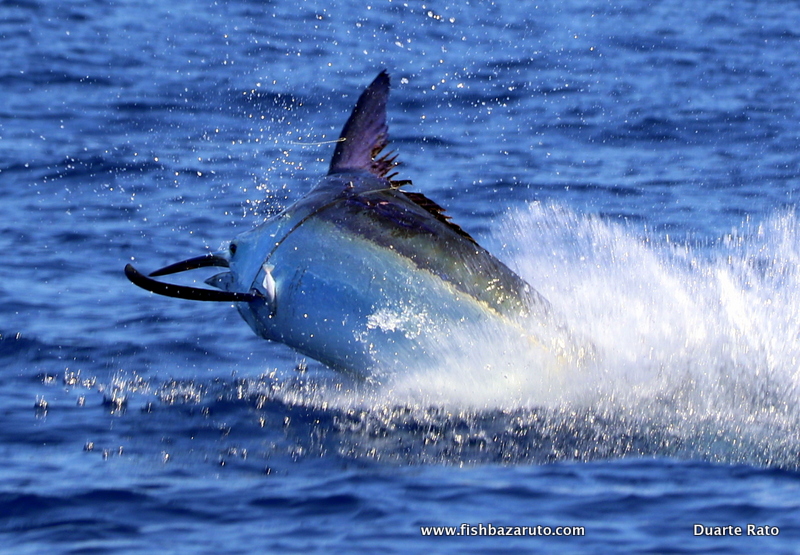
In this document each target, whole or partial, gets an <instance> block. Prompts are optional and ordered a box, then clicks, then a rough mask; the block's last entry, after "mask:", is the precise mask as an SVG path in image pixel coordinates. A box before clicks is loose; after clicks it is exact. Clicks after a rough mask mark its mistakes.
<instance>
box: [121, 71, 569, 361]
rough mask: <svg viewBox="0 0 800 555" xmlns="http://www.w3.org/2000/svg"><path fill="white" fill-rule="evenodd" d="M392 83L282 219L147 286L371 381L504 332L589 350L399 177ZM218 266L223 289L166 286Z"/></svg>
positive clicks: (372, 91)
mask: <svg viewBox="0 0 800 555" xmlns="http://www.w3.org/2000/svg"><path fill="white" fill-rule="evenodd" d="M388 97H389V75H388V74H387V73H386V72H382V73H380V74H379V75H378V77H377V78H376V79H375V80H374V81H373V82H372V84H370V85H369V86H368V87H367V88H366V90H364V92H363V93H362V94H361V96H360V98H359V99H358V102H357V103H356V106H355V108H354V110H353V112H352V114H351V116H350V118H349V119H348V120H347V123H346V124H345V126H344V129H343V130H342V134H341V137H340V139H339V141H338V142H337V144H336V149H335V151H334V153H333V157H332V159H331V164H330V169H329V171H328V174H327V175H326V176H325V177H323V178H322V179H320V181H319V182H318V183H317V184H316V186H315V187H314V188H313V189H312V190H311V191H310V192H309V193H308V194H307V195H306V196H304V197H303V198H301V199H300V200H298V201H297V202H295V203H294V204H292V205H291V206H289V207H288V208H286V209H285V210H283V211H282V212H281V213H280V214H278V215H277V216H275V217H273V218H271V219H270V220H268V221H266V222H264V223H263V224H261V225H259V226H257V227H255V228H254V229H252V230H251V231H248V232H246V233H243V234H241V235H239V236H238V237H236V238H235V239H234V240H233V241H231V243H230V244H229V247H228V249H227V250H225V251H224V252H218V253H215V254H209V255H206V256H201V257H198V258H192V259H189V260H186V261H183V262H179V263H177V264H173V265H170V266H167V267H165V268H162V269H160V270H157V271H155V272H153V273H151V274H150V277H147V276H145V275H143V274H141V273H140V272H138V271H137V270H136V269H135V268H134V267H133V266H131V265H128V266H126V268H125V273H126V275H127V277H128V278H129V279H130V280H131V281H132V282H133V283H135V284H136V285H138V286H139V287H142V288H144V289H147V290H149V291H152V292H154V293H158V294H161V295H166V296H172V297H178V298H184V299H191V300H204V301H221V302H229V303H230V302H232V303H235V304H236V307H237V308H238V310H239V313H240V314H241V315H242V317H243V318H244V320H245V321H246V322H247V323H248V324H249V325H250V327H251V328H252V329H253V331H254V332H255V333H256V334H257V335H259V336H260V337H263V338H265V339H269V340H272V341H278V342H281V343H284V344H286V345H288V346H289V347H292V348H293V349H295V350H297V351H299V352H300V353H303V354H304V355H306V356H309V357H311V358H313V359H316V360H318V361H321V362H323V363H324V364H326V365H329V366H330V367H333V368H336V369H340V370H346V371H351V372H355V373H359V374H364V373H369V372H376V371H380V370H381V369H384V368H389V367H391V368H397V367H401V366H403V365H407V364H410V363H411V362H412V361H413V363H414V364H419V363H420V361H422V362H424V361H427V360H430V361H435V360H436V359H437V356H438V355H439V354H440V352H441V350H442V345H443V344H444V343H447V342H448V341H450V340H451V339H452V338H455V337H458V336H459V335H463V334H474V333H475V330H481V329H483V330H498V329H502V330H505V332H506V333H507V334H508V335H510V336H511V337H514V338H516V339H515V340H518V341H521V342H524V343H526V344H530V345H531V346H533V347H536V348H539V349H542V350H543V351H544V352H549V353H550V354H551V355H552V357H551V358H552V359H553V360H555V361H562V362H563V361H564V360H569V361H575V360H577V359H580V358H582V357H583V356H584V355H585V350H584V349H583V348H582V347H577V346H574V345H572V344H571V343H572V339H571V337H570V335H569V333H567V332H566V331H564V327H563V326H562V325H560V324H559V323H557V322H556V321H555V319H554V317H553V316H552V310H551V308H550V306H549V304H548V302H547V301H546V300H545V299H544V298H543V297H542V296H541V295H539V294H538V293H537V292H536V291H535V290H534V289H533V288H532V287H531V286H530V285H528V284H527V283H526V282H525V281H524V280H523V279H522V278H520V277H519V276H518V275H517V274H516V273H514V272H513V271H512V270H511V269H509V268H508V267H507V266H506V265H505V264H503V263H502V262H500V261H499V260H498V259H497V258H495V257H494V256H492V255H491V254H490V253H489V252H488V251H486V250H485V249H484V248H482V247H481V246H480V245H478V244H477V242H476V241H475V240H474V239H473V238H472V237H470V236H469V234H467V233H466V232H465V231H464V230H463V229H461V228H460V227H459V226H457V225H455V224H454V223H453V222H452V221H450V219H449V217H447V216H446V215H445V214H444V210H443V209H442V208H441V207H440V206H439V205H438V204H436V203H435V202H433V201H432V200H430V199H428V198H427V197H425V196H424V195H422V194H421V193H416V192H410V191H408V190H406V187H407V186H409V185H410V182H409V181H400V180H398V179H396V177H397V174H396V173H394V168H395V167H396V165H397V164H396V157H395V156H393V155H392V154H391V153H389V154H383V151H384V149H385V147H386V146H387V144H388V127H387V124H386V104H387V100H388ZM205 266H221V267H226V268H228V271H226V272H224V273H221V274H218V275H216V276H214V277H212V278H210V279H208V280H207V281H206V283H208V284H209V285H211V286H213V287H215V288H216V289H204V288H195V287H187V286H180V285H172V284H168V283H164V282H161V281H158V280H155V279H152V278H153V277H158V276H163V275H167V274H172V273H176V272H182V271H186V270H191V269H195V268H200V267H205Z"/></svg>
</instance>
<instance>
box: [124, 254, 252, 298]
mask: <svg viewBox="0 0 800 555" xmlns="http://www.w3.org/2000/svg"><path fill="white" fill-rule="evenodd" d="M178 264H180V263H178ZM125 276H126V277H127V278H128V279H129V280H131V282H132V283H133V284H134V285H138V286H139V287H141V288H142V289H146V290H147V291H150V292H152V293H156V294H158V295H164V296H165V297H175V298H178V299H187V300H190V301H215V302H224V303H241V302H253V301H261V300H263V297H262V296H261V295H258V294H254V293H236V292H232V291H214V290H212V289H201V288H199V287H189V286H185V285H173V284H171V283H162V282H160V281H157V280H155V279H151V278H149V277H147V276H145V275H144V274H142V273H141V272H139V271H138V270H137V269H136V268H134V267H133V266H131V265H130V264H128V265H126V266H125Z"/></svg>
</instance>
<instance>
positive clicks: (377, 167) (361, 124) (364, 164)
mask: <svg viewBox="0 0 800 555" xmlns="http://www.w3.org/2000/svg"><path fill="white" fill-rule="evenodd" d="M388 99H389V74H388V73H386V71H385V70H384V71H381V72H380V73H379V74H378V76H377V77H376V78H375V80H374V81H373V82H372V83H371V84H370V85H369V86H368V87H367V88H366V89H364V92H363V93H361V96H360V97H359V98H358V102H357V103H356V107H355V108H353V113H352V114H350V118H349V119H348V120H347V123H345V124H344V128H343V129H342V134H341V136H340V137H339V142H338V143H336V150H334V151H333V158H331V167H330V170H328V175H330V174H333V173H339V172H343V171H348V170H365V171H368V172H370V173H372V174H374V175H376V176H378V177H385V178H387V179H391V177H393V176H387V174H388V173H389V171H391V169H392V168H394V167H395V166H396V165H397V164H396V163H395V158H394V157H392V156H389V155H386V156H381V157H380V158H378V156H379V155H380V153H381V151H382V150H383V149H384V148H385V147H386V145H388V144H389V126H388V125H386V101H387V100H388ZM396 185H399V183H398V184H396Z"/></svg>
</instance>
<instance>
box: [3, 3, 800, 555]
mask: <svg viewBox="0 0 800 555" xmlns="http://www.w3.org/2000/svg"><path fill="white" fill-rule="evenodd" d="M798 22H800V4H798V3H797V2H796V1H794V0H792V1H787V0H775V1H771V2H757V1H746V0H726V1H721V0H708V1H705V2H702V3H687V2H679V1H677V0H661V1H658V0H656V1H651V2H640V1H634V0H624V1H613V2H608V1H603V0H600V1H587V0H564V1H561V2H541V3H539V4H537V3H535V2H512V1H499V0H498V1H495V2H490V1H476V0H470V1H468V2H450V3H444V2H430V3H420V2H418V1H406V2H404V1H402V0H375V1H374V2H367V3H364V2H355V1H348V0H341V1H336V0H334V1H328V2H315V1H308V2H304V1H296V0H293V1H288V0H273V1H263V2H262V1H253V0H251V1H248V0H239V1H234V0H231V1H216V2H214V1H210V0H196V1H192V0H171V1H169V2H161V1H152V0H138V1H136V2H132V1H129V0H120V1H116V2H111V1H106V0H88V1H83V2H77V1H68V2H47V1H44V0H2V1H0V45H2V48H0V99H1V101H0V252H1V253H2V266H1V268H2V269H0V276H1V277H2V279H0V422H2V425H0V552H6V553H15V554H28V553H30V554H33V553H36V554H38V553H145V552H147V553H155V552H157V553H284V552H287V553H292V552H294V553H379V552H380V553H412V552H427V553H456V552H458V553H487V552H505V553H528V552H537V553H741V554H750V553H759V552H763V553H800V403H799V401H800V215H798V214H797V206H798V203H800V105H799V104H798V102H800V101H799V100H798V99H800V55H798V54H800V33H799V32H798V30H797V23H798ZM382 69H386V70H388V72H389V73H390V74H391V76H392V80H393V90H392V95H391V98H390V101H389V124H390V138H391V140H392V148H393V149H394V150H395V151H396V152H397V153H398V154H399V160H400V161H401V162H402V164H403V165H402V167H401V170H400V171H401V177H402V178H405V179H411V180H412V181H413V184H414V185H413V188H412V190H415V191H419V192H422V193H424V194H425V195H427V196H429V197H430V198H431V199H433V200H435V201H436V202H438V203H439V204H441V205H443V206H444V207H446V209H447V211H448V214H449V215H450V216H452V218H453V221H455V222H456V223H458V224H459V225H460V226H461V227H463V228H464V229H465V230H467V231H468V232H469V233H471V234H472V235H473V236H474V237H475V238H476V239H477V240H478V241H479V242H480V243H481V244H482V245H484V246H486V247H487V248H488V249H489V250H491V251H492V252H493V253H495V254H496V255H497V256H498V257H499V258H500V259H502V260H503V261H504V262H506V263H507V264H508V265H509V266H511V267H512V268H514V269H515V270H516V271H518V272H519V273H520V274H521V275H522V276H523V277H524V278H525V279H526V280H527V281H528V282H529V283H530V284H531V285H532V286H533V287H534V288H536V289H537V290H538V291H539V292H540V293H541V294H542V295H544V296H545V297H546V298H547V299H549V301H550V302H551V304H552V305H553V307H554V309H555V310H557V311H558V313H559V314H560V315H561V316H562V317H563V319H564V321H566V322H568V324H569V326H570V328H571V329H572V330H574V332H575V333H576V334H579V335H580V336H582V337H586V338H589V339H590V340H591V342H592V343H593V345H594V346H595V347H596V356H595V358H594V360H593V362H592V364H590V365H588V366H587V367H586V368H584V369H583V370H582V371H580V372H576V373H574V374H573V375H569V376H560V377H553V376H545V375H542V372H540V371H539V369H537V368H536V367H532V366H531V365H530V364H526V359H525V356H524V353H521V352H520V351H521V350H524V349H523V348H522V347H520V346H516V348H508V347H509V346H508V345H505V346H502V345H496V344H492V343H491V342H487V341H485V340H483V338H481V337H480V336H475V337H464V338H463V345H462V347H463V349H462V351H461V352H460V353H454V354H453V359H452V361H450V362H451V363H450V364H447V365H446V366H445V367H443V368H426V367H425V366H424V365H422V364H419V365H414V364H411V365H409V367H408V368H406V369H401V371H399V372H397V373H396V374H395V375H392V376H388V377H384V378H383V379H381V380H373V381H367V382H364V381H358V380H355V379H353V378H350V377H347V376H343V375H341V374H338V373H335V372H333V371H330V370H327V369H326V368H324V367H322V366H321V365H319V364H318V363H316V362H315V361H313V360H304V359H303V358H302V357H301V356H300V355H298V354H296V353H294V352H293V351H291V350H290V349H288V348H287V347H284V346H282V345H277V344H272V343H269V342H266V341H263V340H260V339H258V338H257V337H256V336H255V335H253V333H252V332H251V331H250V329H249V328H248V326H247V325H246V324H245V323H244V322H243V321H242V320H241V318H240V317H239V315H238V314H237V313H236V310H235V309H234V308H233V307H232V306H228V305H225V304H218V303H192V302H188V301H181V300H176V299H167V298H164V297H159V296H156V295H152V294H149V293H147V292H145V291H142V290H141V289H138V288H137V287H135V286H134V285H132V284H131V283H130V282H128V281H127V280H126V278H125V276H124V275H123V272H122V269H123V267H124V266H125V264H126V263H129V262H132V263H135V264H136V266H137V267H139V268H141V269H143V270H152V269H155V268H159V267H161V266H164V265H166V264H169V263H172V262H175V261H178V260H183V259H185V258H189V257H191V256H197V255H200V254H203V253H206V252H209V251H213V250H216V249H218V248H219V247H220V246H221V245H224V244H225V242H226V241H229V240H230V239H232V238H233V237H234V236H235V235H236V234H238V233H241V232H242V231H245V230H247V229H249V228H251V227H252V226H253V225H255V224H257V223H259V222H261V221H263V220H264V219H265V218H266V217H268V216H270V215H271V214H274V213H276V212H277V211H278V210H280V209H281V208H282V207H285V206H287V205H288V204H289V203H291V202H292V201H293V200H295V199H297V198H299V197H300V196H302V195H303V194H304V193H306V192H307V191H308V190H309V189H310V187H311V186H312V185H313V183H314V180H315V179H317V178H318V177H319V176H321V175H322V174H324V173H325V172H326V170H327V161H328V160H329V158H330V155H331V153H332V150H333V145H332V144H331V142H330V141H331V140H333V139H335V138H336V137H337V136H338V133H339V130H340V129H341V127H342V125H343V124H344V121H345V120H346V118H347V116H348V114H349V111H350V109H351V108H352V106H353V104H354V102H355V100H356V98H357V97H358V94H359V93H360V92H361V90H362V89H363V87H365V86H366V85H367V84H368V83H369V82H370V81H371V80H372V79H373V78H374V77H375V75H376V74H377V73H378V72H379V71H380V70H382ZM198 273H202V272H198ZM203 277H204V276H199V277H198V283H201V282H202V278H203ZM512 347H514V346H512ZM462 524H464V525H466V527H464V528H462V527H461V526H462ZM696 524H700V525H702V526H701V527H700V528H701V529H703V530H705V529H706V528H709V529H710V531H711V532H712V533H713V532H717V533H720V534H721V533H726V535H716V536H710V537H709V536H698V535H696V533H695V532H696V530H697V529H696V528H695V525H696ZM748 525H752V526H753V527H752V528H751V529H749V530H748V528H747V527H748ZM428 526H437V527H438V526H451V527H456V530H455V531H456V532H460V531H462V530H466V531H474V532H475V533H471V534H468V535H461V536H450V537H430V536H425V535H423V530H422V527H428ZM490 526H491V528H490ZM522 526H525V527H531V530H537V531H539V533H538V535H533V536H531V535H528V536H519V535H518V536H505V535H503V536H500V535H499V532H498V531H497V530H498V528H499V527H504V528H503V531H504V533H505V530H506V529H505V527H522ZM481 527H483V528H481ZM537 527H539V528H537ZM559 527H570V528H568V529H567V532H569V533H571V535H556V534H557V531H559V532H563V529H562V528H559ZM572 527H578V528H572ZM711 527H718V528H716V529H714V528H711ZM736 527H740V528H741V531H742V535H741V536H737V535H734V533H735V528H736ZM491 530H494V532H495V533H494V535H489V533H490V531H491ZM481 531H483V532H484V534H483V535H478V533H479V532H481ZM518 531H519V530H518ZM528 531H530V530H528ZM748 531H750V532H752V533H759V532H760V533H761V534H762V535H753V534H752V533H751V535H748V534H747V532H748ZM434 532H437V531H434ZM438 532H439V533H442V534H447V530H445V529H440V530H438ZM511 532H512V533H514V530H513V529H512V530H511ZM547 532H550V535H545V534H546V533H547ZM763 534H770V535H763Z"/></svg>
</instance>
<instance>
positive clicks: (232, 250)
mask: <svg viewBox="0 0 800 555" xmlns="http://www.w3.org/2000/svg"><path fill="white" fill-rule="evenodd" d="M228 251H230V253H231V254H236V243H231V244H230V245H228Z"/></svg>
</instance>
